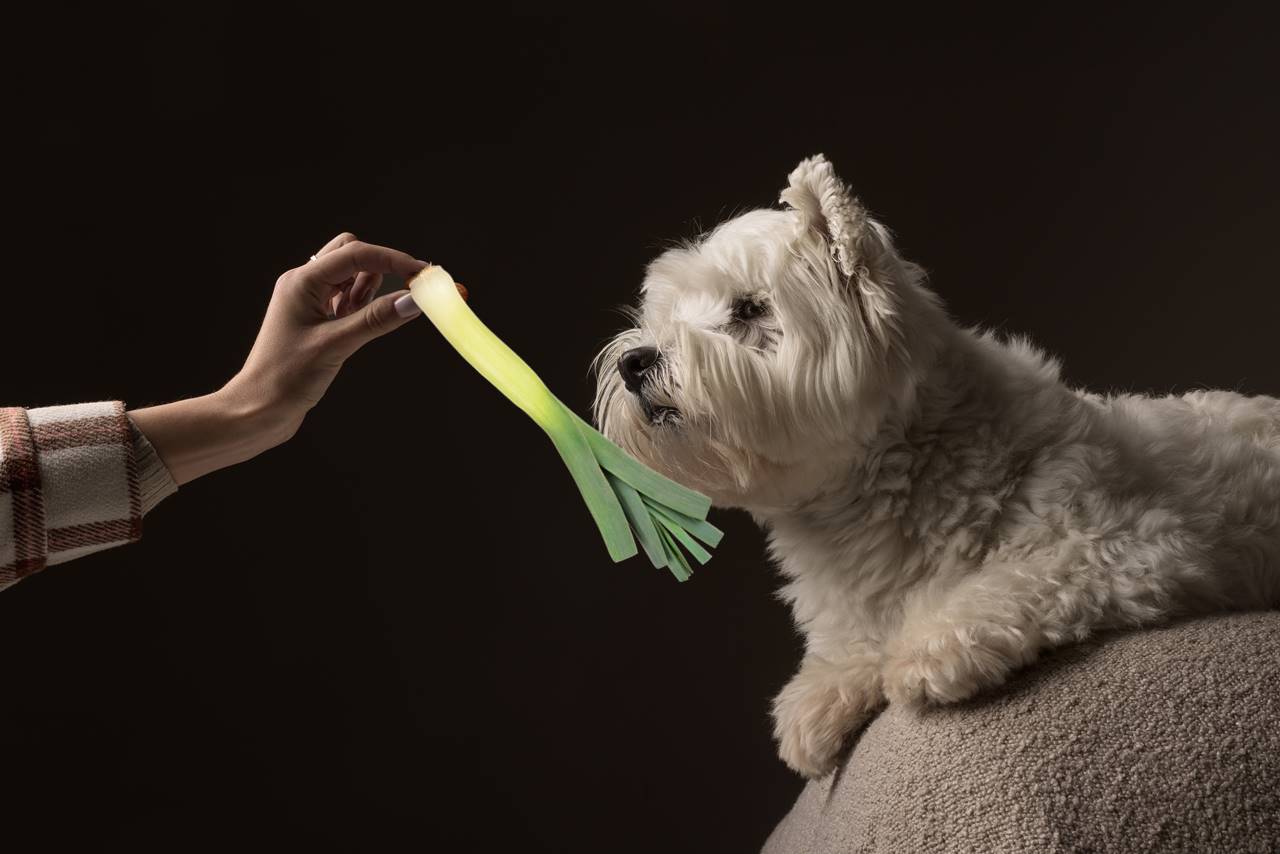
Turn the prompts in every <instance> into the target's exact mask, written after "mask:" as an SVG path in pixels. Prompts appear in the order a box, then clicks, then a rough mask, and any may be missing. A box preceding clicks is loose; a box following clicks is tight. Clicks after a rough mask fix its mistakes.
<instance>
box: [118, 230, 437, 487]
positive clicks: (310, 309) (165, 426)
mask: <svg viewBox="0 0 1280 854" xmlns="http://www.w3.org/2000/svg"><path fill="white" fill-rule="evenodd" d="M425 266H427V264H426V262H425V261H419V260H417V259H416V258H414V257H413V256H411V255H407V254H405V253H404V252H400V251H398V250H395V249H388V248H387V247H385V246H375V245H372V244H368V243H363V242H361V241H359V240H357V239H356V236H355V235H354V234H350V233H343V234H340V235H338V236H337V237H335V238H334V239H333V240H330V241H329V242H328V243H327V244H325V246H324V247H323V248H322V249H321V250H320V251H319V252H317V253H316V254H315V256H313V257H312V259H311V260H310V261H308V262H307V263H306V264H303V265H301V266H300V267H296V268H294V269H292V270H289V271H287V272H285V273H284V274H283V275H281V276H280V278H279V279H277V280H276V286H275V290H274V291H273V293H272V295H271V301H270V303H269V304H268V305H267V313H266V316H265V317H264V318H263V320H262V327H261V329H260V330H259V331H258V337H257V339H256V340H255V341H254V344H253V348H252V349H251V350H250V351H249V356H248V358H247V359H246V360H245V363H244V366H243V367H242V368H241V369H240V371H239V372H237V373H236V375H235V376H234V377H233V378H232V379H231V380H230V381H229V382H228V383H227V384H226V385H225V386H224V387H223V388H221V389H220V390H218V391H216V392H214V393H212V394H208V395H204V396H203V397H197V398H191V399H189V400H182V401H177V402H175V403H168V404H163V405H161V406H153V407H148V408H145V409H139V410H135V411H130V413H129V414H130V416H131V417H132V418H133V420H134V423H135V424H136V425H137V427H138V429H139V430H141V431H142V433H143V434H144V435H145V436H146V437H147V438H148V439H149V440H150V441H151V443H152V445H154V446H155V448H156V452H157V453H158V454H159V455H160V458H161V459H162V460H163V461H164V463H165V465H166V466H167V467H168V468H169V471H170V473H171V474H172V475H173V478H174V480H175V481H177V482H178V483H179V484H183V483H186V482H187V481H190V480H193V479H195V478H197V477H200V476H201V475H204V474H207V473H208V472H211V471H214V470H216V469H219V468H223V467H225V466H228V465H232V464H234V463H238V462H242V461H243V460H247V459H249V458H250V457H253V456H256V455H257V454H259V453H261V452H262V451H265V450H267V449H268V448H271V447H274V446H276V445H278V444H280V443H281V442H284V441H286V440H288V439H289V438H290V437H292V436H293V435H294V433H296V432H297V430H298V427H299V426H300V425H301V424H302V419H303V418H304V417H305V416H306V414H307V412H308V411H310V409H311V408H312V407H313V406H315V405H316V404H317V403H319V401H320V398H321V397H323V396H324V393H325V391H326V390H327V389H328V388H329V385H330V384H331V383H332V382H333V379H334V377H336V376H337V374H338V371H339V370H340V369H341V368H342V365H343V363H345V362H346V360H347V359H348V358H349V357H350V356H351V355H352V354H353V353H355V352H356V351H357V350H359V349H360V348H361V347H363V346H364V345H365V344H367V343H369V342H370V341H372V340H373V339H374V338H378V337H380V336H382V335H385V334H386V333H388V332H390V331H392V330H394V329H397V328H399V327H400V326H403V325H404V324H405V323H407V322H409V321H410V320H412V319H413V318H415V317H417V316H418V315H419V314H420V313H421V312H420V310H419V309H418V307H417V305H416V304H415V303H414V302H413V299H412V298H411V297H410V296H409V292H408V291H407V290H404V291H397V292H396V293H392V294H387V295H386V296H383V297H378V298H376V299H375V295H376V294H377V292H378V289H379V288H380V287H381V285H382V277H383V276H384V275H386V274H388V273H390V274H394V275H398V276H402V277H404V278H405V279H408V278H410V277H412V276H414V275H416V274H417V273H418V272H419V271H420V270H421V269H422V268H423V267H425Z"/></svg>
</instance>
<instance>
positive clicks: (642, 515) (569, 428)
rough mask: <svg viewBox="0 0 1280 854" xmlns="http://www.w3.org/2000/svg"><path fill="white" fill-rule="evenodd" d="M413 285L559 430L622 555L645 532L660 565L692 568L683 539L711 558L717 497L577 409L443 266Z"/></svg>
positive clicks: (510, 395)
mask: <svg viewBox="0 0 1280 854" xmlns="http://www.w3.org/2000/svg"><path fill="white" fill-rule="evenodd" d="M409 292H410V293H411V294H412V295H413V300H414V302H416V303H417V304H418V307H419V308H421V309H422V312H423V313H424V314H425V315H426V316H427V317H428V318H429V319H430V320H431V322H432V323H433V324H435V326H436V328H437V329H438V330H440V333H441V334H442V335H444V337H445V339H446V340H447V341H448V342H449V343H450V344H452V345H453V347H454V349H455V350H457V351H458V352H459V353H460V354H461V355H462V357H463V358H464V359H466V360H467V361H468V362H469V363H470V364H471V366H472V367H474V368H475V369H476V370H477V371H479V372H480V373H481V374H482V375H483V376H484V377H485V379H487V380H489V382H491V383H492V384H493V385H494V386H495V387H496V388H497V389H498V390H499V391H500V392H502V393H503V394H504V395H505V396H506V397H507V399H508V400H510V401H511V402H512V403H514V404H515V405H516V406H518V407H520V409H521V410H523V411H524V413H525V414H526V415H528V416H529V417H530V418H532V419H533V421H534V422H535V423H536V424H537V425H538V426H539V427H541V428H542V429H543V430H544V431H545V432H546V434H547V435H548V436H549V437H550V438H551V442H552V444H554V445H555V448H556V450H557V451H558V452H559V453H560V457H561V459H563V460H564V463H565V466H566V467H567V468H568V469H569V473H570V474H571V475H572V476H573V480H574V483H575V484H577V486H578V491H579V492H580V493H581V494H582V498H583V501H585V502H586V505H587V510H588V511H589V512H590V513H591V517H592V518H593V519H594V520H595V523H596V527H597V528H599V529H600V534H601V536H602V537H603V538H604V542H605V548H606V549H607V550H608V552H609V556H610V557H611V558H612V559H613V560H614V561H615V562H617V561H622V560H626V559H627V558H629V557H631V556H633V555H635V554H636V553H637V548H636V540H637V539H638V540H639V541H640V545H641V547H643V549H644V551H645V555H646V556H647V557H648V558H649V561H650V562H651V563H652V564H653V565H654V566H655V567H663V566H666V567H668V568H669V569H670V570H671V573H672V574H673V575H675V577H676V578H677V579H679V580H681V581H684V580H686V579H687V578H688V577H689V576H690V575H691V574H692V569H691V566H690V564H689V562H688V560H687V559H686V558H685V556H684V554H683V553H682V552H681V551H680V546H681V545H683V546H684V548H686V549H688V550H689V553H690V554H692V555H693V556H694V558H695V559H696V560H697V561H698V562H699V563H706V562H707V560H709V559H710V557H711V555H710V553H709V552H708V551H707V550H706V549H705V548H703V547H702V546H701V545H700V544H699V543H698V542H696V541H695V540H694V537H697V538H698V539H700V540H702V542H704V543H706V544H707V545H709V546H713V547H714V546H715V545H716V544H717V543H719V541H720V537H721V536H722V534H721V532H720V530H719V529H718V528H716V527H715V526H714V525H712V524H710V523H709V522H707V521H706V515H707V512H708V510H710V508H711V501H710V499H708V498H707V497H706V496H705V495H702V494H701V493H698V492H694V491H693V490H691V489H687V488H686V487H683V486H681V485H680V484H678V483H676V482H675V481H673V480H671V479H669V478H666V477H663V476H662V475H660V474H658V473H657V472H655V471H654V470H653V469H651V468H649V467H648V466H645V465H644V464H642V463H640V462H639V461H637V460H636V459H635V458H633V457H631V456H629V455H628V454H627V453H626V452H625V451H623V450H622V449H621V448H619V447H618V446H617V445H615V444H613V443H612V442H610V441H609V440H608V439H607V438H605V437H604V435H603V434H601V433H600V432H599V431H598V430H596V429H595V428H594V427H592V426H591V425H590V424H588V423H587V422H586V421H584V420H583V419H581V418H579V417H578V416H577V415H575V414H574V413H573V411H572V410H570V409H569V408H568V407H567V406H565V405H564V404H563V403H562V402H561V401H560V400H559V399H558V398H557V397H556V396H555V395H554V394H552V393H551V391H550V389H548V388H547V387H546V385H544V384H543V382H542V380H541V379H539V378H538V375H537V374H536V373H534V371H533V369H532V368H530V367H529V366H528V365H527V364H525V362H524V360H523V359H521V358H520V357H519V356H518V355H516V353H515V352H514V351H513V350H512V349H511V348H510V347H508V346H507V345H506V344H504V343H503V342H502V340H501V339H500V338H498V336H496V335H494V334H493V332H492V331H490V330H489V328H488V327H487V326H485V325H484V323H482V322H481V321H480V318H478V317H476V315H475V313H474V312H472V311H471V308H470V307H469V306H468V305H467V303H466V301H465V300H463V298H462V297H461V296H460V295H459V293H458V289H457V286H456V285H455V284H454V281H453V278H452V277H451V276H450V275H449V274H448V273H447V272H445V270H444V269H443V268H442V267H436V266H431V267H427V268H425V269H424V270H423V271H422V272H421V273H419V274H418V275H417V276H415V277H414V278H413V280H412V281H411V282H410V283H409ZM633 533H634V536H633ZM690 534H692V535H693V536H690Z"/></svg>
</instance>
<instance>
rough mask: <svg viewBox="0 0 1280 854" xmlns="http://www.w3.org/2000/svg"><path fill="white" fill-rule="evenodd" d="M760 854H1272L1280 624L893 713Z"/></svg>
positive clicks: (1108, 646)
mask: <svg viewBox="0 0 1280 854" xmlns="http://www.w3.org/2000/svg"><path fill="white" fill-rule="evenodd" d="M764 851H765V854H817V852H855V851H857V852H869V851H876V852H895V854H898V852H912V853H913V852H948V854H949V852H1006V851H1010V852H1012V851H1017V852H1024V851H1025V852H1058V851H1073V852H1075V851H1079V852H1085V851H1087V852H1136V851H1160V852H1181V851H1186V852H1198V854H1200V852H1219V851H1221V852H1269V853H1270V852H1280V612H1277V611H1268V612H1260V613H1250V614H1223V615H1217V616H1213V617H1202V618H1196V619H1192V620H1186V621H1183V622H1179V623H1176V624H1174V625H1171V626H1168V627H1164V628H1159V629H1148V630H1144V631H1135V632H1125V633H1113V634H1110V635H1106V636H1102V637H1100V638H1098V639H1096V640H1093V641H1090V642H1088V643H1086V644H1082V645H1079V646H1074V647H1067V648H1064V649H1061V650H1057V651H1055V652H1052V653H1050V654H1048V655H1047V656H1046V657H1045V658H1044V659H1042V660H1041V662H1040V663H1039V664H1037V665H1035V666H1034V667H1033V668H1032V669H1030V670H1028V671H1025V672H1024V673H1023V674H1021V676H1020V677H1019V678H1017V679H1016V680H1014V681H1013V682H1012V683H1011V684H1009V685H1007V686H1006V687H1004V688H1003V689H1001V690H999V691H997V692H995V693H993V694H991V695H989V696H987V697H985V698H978V699H977V700H974V701H971V702H969V703H965V704H962V705H960V706H955V707H950V708H941V709H932V710H927V711H924V712H922V713H915V712H912V711H904V710H902V709H897V708H889V709H886V710H885V711H884V712H883V713H881V715H880V716H879V717H878V718H876V719H875V720H874V721H872V722H871V724H870V725H869V726H868V727H867V728H866V729H865V730H863V732H862V733H861V736H860V737H859V738H858V740H857V743H856V745H855V746H854V749H853V751H852V753H851V754H850V755H849V757H848V758H847V761H846V763H845V764H844V765H843V766H842V767H841V768H839V769H837V771H836V772H835V773H834V774H833V775H831V776H829V777H827V778H825V779H822V780H817V781H814V782H811V783H810V784H809V785H808V786H807V787H806V788H805V789H804V791H803V792H802V793H801V795H800V798H799V799H798V800H797V801H796V804H795V806H794V807H793V808H792V810H791V812H790V813H789V814H788V815H787V816H786V818H784V819H783V821H782V823H781V824H779V825H778V827H777V828H776V829H775V830H774V832H773V835H772V836H771V837H770V838H769V841H768V842H767V843H766V845H765V848H764Z"/></svg>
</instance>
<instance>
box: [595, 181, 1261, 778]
mask: <svg viewBox="0 0 1280 854" xmlns="http://www.w3.org/2000/svg"><path fill="white" fill-rule="evenodd" d="M781 199H782V202H783V203H785V204H786V206H787V208H788V209H787V210H756V211H751V212H749V213H746V214H743V215H742V216H739V217H736V218H734V219H732V220H729V221H728V222H725V223H723V224H721V225H720V226H718V227H717V228H715V229H714V230H713V231H712V232H710V233H709V234H708V235H706V236H704V237H703V238H702V239H700V240H698V241H697V242H696V243H687V244H685V245H683V246H681V247H680V248H676V249H673V250H671V251H668V252H666V253H665V254H663V255H661V256H660V257H659V258H657V259H656V260H655V261H653V263H652V264H651V265H650V266H649V269H648V272H647V276H646V278H645V280H644V285H643V288H642V296H643V304H642V305H641V307H640V308H639V309H638V310H637V311H636V312H635V313H634V319H635V324H636V325H635V328H634V329H630V330H627V331H625V332H623V333H621V334H620V335H619V336H618V337H617V338H616V339H615V340H614V341H613V342H612V343H611V344H610V345H609V346H608V347H607V348H606V349H605V350H604V352H602V353H601V355H600V358H599V359H598V361H597V365H598V366H603V367H605V368H606V369H605V370H601V371H600V372H599V386H598V391H597V399H596V417H597V419H598V421H599V423H600V426H601V429H602V430H603V432H604V433H605V434H606V435H608V436H609V437H610V438H611V439H613V440H614V441H615V442H617V443H618V444H620V445H621V446H622V447H624V448H626V449H627V450H628V451H630V452H631V453H633V454H635V455H636V456H637V457H639V458H640V459H642V460H644V461H645V462H647V463H649V464H650V465H651V466H653V467H654V468H657V469H658V470H660V471H663V472H665V473H667V474H668V475H670V476H672V477H674V478H676V479H677V480H679V481H681V482H683V483H686V484H688V485H689V486H691V487H694V488H696V489H700V490H702V491H704V492H706V493H707V494H708V495H710V496H711V497H712V499H713V500H714V502H715V503H716V504H717V505H719V506H723V507H739V508H743V509H745V510H747V511H748V512H750V514H751V515H752V517H753V518H754V519H755V520H756V521H757V522H758V523H759V524H760V525H762V526H763V527H764V528H765V529H766V530H767V531H768V535H769V542H770V551H771V554H772V556H773V558H774V559H775V560H776V562H777V564H778V566H779V568H780V570H781V572H782V573H783V575H784V576H785V577H786V579H787V584H786V585H785V587H784V588H783V589H782V591H781V595H782V596H783V598H784V599H785V600H786V601H788V602H789V603H790V604H791V606H792V608H793V611H794V614H795V619H796V622H797V624H798V625H799V627H800V628H801V630H802V631H803V633H804V636H805V648H806V654H805V657H804V661H803V662H802V664H801V666H800V670H799V672H798V673H797V674H796V675H795V677H794V678H793V679H792V680H791V682H790V684H788V685H787V686H786V687H785V688H784V689H783V690H782V692H781V693H780V694H779V695H778V697H777V699H776V700H775V701H774V707H773V712H774V719H775V723H776V727H775V736H776V737H777V739H778V742H779V748H780V753H781V756H782V758H783V759H784V760H785V761H786V763H787V764H788V765H790V766H791V767H792V768H794V769H795V770H797V771H799V772H800V773H802V774H805V775H807V776H817V775H822V774H825V773H827V772H829V771H830V770H831V769H832V768H833V767H834V766H835V763H836V758H837V755H838V754H839V751H840V748H841V744H842V741H843V740H844V739H845V737H846V736H847V735H848V734H850V733H851V732H852V731H854V730H855V729H856V728H857V727H859V726H860V725H861V724H862V723H863V722H864V721H865V720H866V719H867V718H869V717H870V716H871V715H872V714H873V713H874V712H875V710H876V709H878V708H879V707H880V706H881V705H882V704H883V703H884V702H885V700H886V699H887V700H888V701H891V702H894V703H908V704H918V703H951V702H956V701H959V700H963V699H965V698H967V697H970V696H972V695H973V694H975V693H976V692H978V691H981V690H983V689H985V688H988V687H990V686H994V685H998V684H1000V683H1001V682H1003V681H1004V680H1006V679H1007V678H1008V677H1009V675H1010V674H1011V673H1012V672H1013V671H1014V670H1016V669H1017V668H1019V667H1022V666H1023V665H1026V664H1027V663H1029V662H1031V661H1033V660H1034V659H1035V658H1036V656H1037V654H1038V653H1039V652H1040V651H1041V650H1044V649H1046V648H1048V647H1052V646H1055V645H1060V644H1065V643H1069V642H1072V641H1077V640H1080V639H1083V638H1085V637H1086V636H1088V635H1089V634H1090V633H1091V632H1094V631H1096V630H1099V629H1105V628H1116V627H1132V626H1140V625H1149V624H1152V623H1156V622H1159V621H1161V620H1165V619H1167V618H1169V617H1171V616H1174V615H1177V614H1184V613H1191V612H1204V611H1213V610H1219V609H1250V608H1268V607H1275V606H1277V605H1280V400H1276V399H1275V398H1270V397H1244V396H1241V395H1239V394H1233V393H1231V392H1225V391H1198V392H1193V393H1190V394H1186V395H1183V396H1181V397H1162V398H1149V397H1141V396H1137V395H1117V396H1099V395H1096V394H1090V393H1087V392H1084V391H1079V390H1075V389H1071V388H1068V387H1066V386H1065V385H1063V383H1062V381H1061V380H1060V379H1059V376H1058V364H1057V363H1056V362H1055V361H1053V360H1052V359H1050V358H1047V357H1046V356H1045V355H1044V354H1043V353H1041V352H1040V351H1039V350H1037V349H1036V348H1035V347H1034V346H1032V345H1031V344H1030V343H1029V342H1028V341H1026V340H1024V339H1014V340H1011V341H1000V340H997V339H996V338H995V337H994V336H992V335H991V334H985V333H978V332H975V331H972V330H966V329H961V328H959V327H957V326H956V325H954V324H953V323H952V322H951V321H950V320H949V319H948V317H947V315H946V313H945V312H944V310H943V308H942V306H941V304H940V301H939V300H938V298H937V296H935V295H934V293H933V292H932V291H930V290H928V289H927V288H926V286H925V283H924V274H923V271H922V270H921V268H920V267H918V266H916V265H915V264H912V263H910V262H908V261H906V260H904V259H903V258H901V257H900V256H899V254H898V252H897V250H896V249H895V248H894V245H893V243H892V241H891V239H890V234H889V232H888V230H887V229H886V228H885V227H884V226H882V225H881V224H880V223H878V222H877V221H876V220H874V219H872V218H871V217H870V216H869V215H868V213H867V211H866V210H865V209H864V208H863V206H862V205H861V204H860V203H859V201H858V200H857V199H856V198H855V197H854V196H853V195H852V194H851V193H850V192H849V190H848V189H847V188H846V187H845V185H844V184H842V183H841V181H840V180H839V179H838V178H837V176H836V175H835V173H834V172H833V171H832V168H831V165H830V163H828V162H827V161H826V160H825V159H824V158H823V157H821V156H817V157H813V158H810V159H808V160H806V161H804V162H803V163H801V164H800V165H799V166H798V167H797V168H796V169H795V171H794V172H792V173H791V176H790V181H789V186H788V187H787V188H786V189H785V190H784V191H783V193H782V197H781ZM984 251H985V250H984ZM615 366H616V370H615Z"/></svg>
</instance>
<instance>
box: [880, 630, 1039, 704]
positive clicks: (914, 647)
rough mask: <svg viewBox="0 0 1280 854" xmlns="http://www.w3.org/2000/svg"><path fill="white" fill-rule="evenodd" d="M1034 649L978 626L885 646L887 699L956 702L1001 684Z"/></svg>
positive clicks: (1001, 633)
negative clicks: (892, 646) (894, 646)
mask: <svg viewBox="0 0 1280 854" xmlns="http://www.w3.org/2000/svg"><path fill="white" fill-rule="evenodd" d="M1034 658H1035V653H1034V651H1033V650H1027V649H1025V648H1024V647H1023V645H1022V644H1019V643H1016V642H1014V643H1011V638H1010V636H1009V633H1008V632H1007V631H1000V632H995V633H992V632H984V631H982V630H980V629H976V628H972V627H969V628H961V629H952V630H946V631H940V632H937V633H934V634H930V635H927V636H925V637H922V638H918V639H916V640H914V641H913V642H911V643H904V644H899V645H897V646H896V648H892V649H890V650H889V653H888V655H887V656H886V659H885V664H884V669H883V671H882V674H881V675H882V677H883V680H884V692H885V696H887V697H888V698H889V702H891V703H899V704H902V705H908V706H921V705H942V704H946V703H959V702H961V701H963V700H967V699H969V698H970V697H972V696H974V695H975V694H978V693H979V692H981V691H983V690H986V689H987V688H994V687H996V686H997V685H1000V684H1003V683H1004V682H1005V680H1007V679H1008V678H1009V674H1010V673H1012V672H1013V670H1014V669H1015V668H1017V667H1020V666H1021V665H1023V664H1026V663H1028V662H1029V661H1031V660H1033V659H1034Z"/></svg>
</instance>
